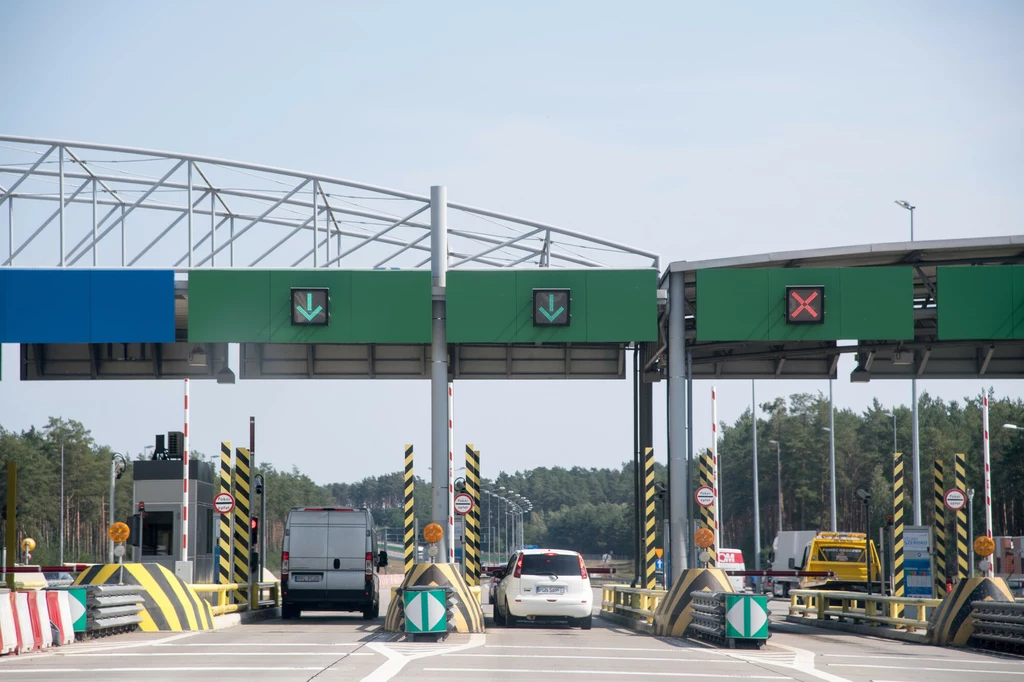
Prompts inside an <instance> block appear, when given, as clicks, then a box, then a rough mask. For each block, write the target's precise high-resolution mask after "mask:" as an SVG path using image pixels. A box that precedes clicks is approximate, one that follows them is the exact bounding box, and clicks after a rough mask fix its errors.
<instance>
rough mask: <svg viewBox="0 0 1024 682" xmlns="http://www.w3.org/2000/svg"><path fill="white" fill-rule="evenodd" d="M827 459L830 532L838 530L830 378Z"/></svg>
mask: <svg viewBox="0 0 1024 682" xmlns="http://www.w3.org/2000/svg"><path fill="white" fill-rule="evenodd" d="M828 460H829V469H830V475H831V479H832V532H833V533H835V532H836V531H837V530H838V527H837V523H838V522H837V519H836V410H835V408H834V407H833V406H832V380H831V379H829V380H828Z"/></svg>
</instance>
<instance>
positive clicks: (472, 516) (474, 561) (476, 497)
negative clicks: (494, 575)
mask: <svg viewBox="0 0 1024 682" xmlns="http://www.w3.org/2000/svg"><path fill="white" fill-rule="evenodd" d="M466 493H467V494H468V495H469V496H470V497H472V498H473V508H472V509H470V510H469V513H468V514H464V515H463V522H464V524H465V528H466V546H465V548H464V549H463V553H464V554H465V555H466V583H467V584H469V585H470V586H472V585H479V584H480V451H479V450H474V449H473V446H472V445H467V446H466Z"/></svg>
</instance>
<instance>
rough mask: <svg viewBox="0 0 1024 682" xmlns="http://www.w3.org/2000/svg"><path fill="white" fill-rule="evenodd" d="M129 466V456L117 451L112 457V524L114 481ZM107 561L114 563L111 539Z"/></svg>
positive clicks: (111, 514)
mask: <svg viewBox="0 0 1024 682" xmlns="http://www.w3.org/2000/svg"><path fill="white" fill-rule="evenodd" d="M127 468H128V458H127V457H125V456H124V455H122V454H121V453H118V452H115V453H114V455H113V456H112V457H111V458H110V525H111V526H113V525H114V520H115V519H114V482H115V481H116V480H117V479H119V478H121V475H122V474H123V473H124V471H125V469H127ZM107 563H109V564H112V563H114V541H113V540H111V541H110V549H109V551H108V552H107Z"/></svg>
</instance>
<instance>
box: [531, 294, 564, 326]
mask: <svg viewBox="0 0 1024 682" xmlns="http://www.w3.org/2000/svg"><path fill="white" fill-rule="evenodd" d="M537 310H539V311H540V314H541V315H543V316H544V317H546V318H548V322H554V321H555V318H557V317H558V316H559V315H561V314H562V313H563V312H565V308H564V307H562V306H558V310H555V295H554V294H548V309H547V310H545V309H544V307H543V306H541V307H540V308H537ZM549 310H550V311H553V312H548V311H549Z"/></svg>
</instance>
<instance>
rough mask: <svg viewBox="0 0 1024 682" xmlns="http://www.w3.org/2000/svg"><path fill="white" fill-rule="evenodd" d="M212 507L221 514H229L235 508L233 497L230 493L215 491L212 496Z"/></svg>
mask: <svg viewBox="0 0 1024 682" xmlns="http://www.w3.org/2000/svg"><path fill="white" fill-rule="evenodd" d="M213 508H214V509H216V510H217V511H219V512H220V513H221V514H230V513H231V512H232V511H234V509H235V498H234V497H232V496H231V493H217V494H216V495H215V496H214V498H213Z"/></svg>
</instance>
